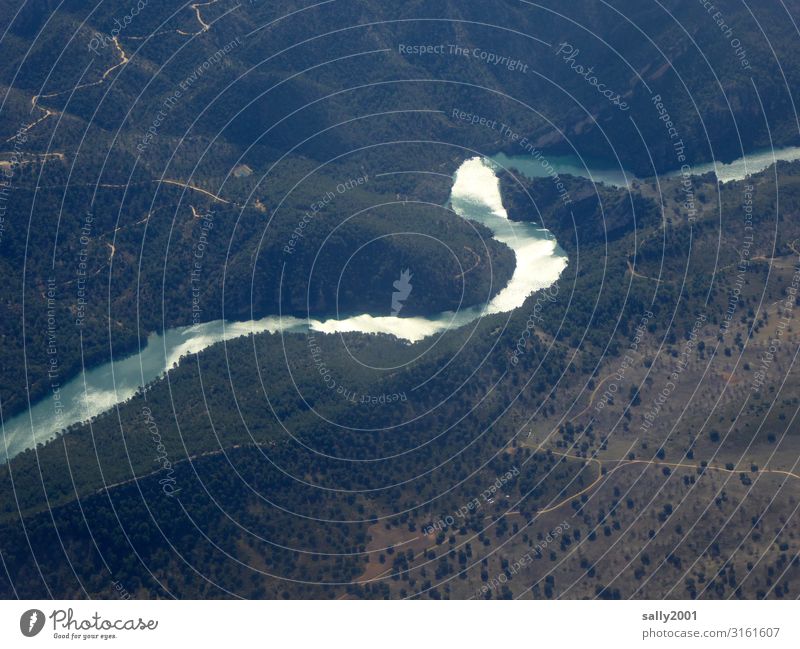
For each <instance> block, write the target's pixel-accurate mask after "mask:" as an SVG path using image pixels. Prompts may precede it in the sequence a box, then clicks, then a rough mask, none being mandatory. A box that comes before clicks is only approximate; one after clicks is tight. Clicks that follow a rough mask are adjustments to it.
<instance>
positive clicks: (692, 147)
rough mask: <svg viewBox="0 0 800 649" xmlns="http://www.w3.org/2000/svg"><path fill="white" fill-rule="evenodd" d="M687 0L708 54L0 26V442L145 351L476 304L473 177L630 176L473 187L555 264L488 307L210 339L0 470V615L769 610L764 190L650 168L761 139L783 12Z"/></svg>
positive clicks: (243, 32) (770, 293)
mask: <svg viewBox="0 0 800 649" xmlns="http://www.w3.org/2000/svg"><path fill="white" fill-rule="evenodd" d="M717 4H719V5H720V7H721V11H724V14H725V21H726V23H725V25H726V28H727V29H729V30H731V32H730V33H731V34H735V37H736V38H737V39H738V40H739V41H740V47H741V48H742V51H746V61H743V59H742V57H741V56H739V55H738V54H737V50H736V48H734V47H731V42H732V41H731V38H730V37H724V38H723V37H722V36H721V31H720V27H719V24H718V23H717V22H715V21H714V20H713V19H711V18H710V17H709V16H708V14H707V12H706V11H705V9H704V8H703V6H702V4H701V3H682V4H681V3H679V4H678V5H677V6H675V7H672V8H671V12H672V13H671V14H669V15H667V14H665V13H664V11H662V10H661V8H660V7H659V6H657V5H654V4H653V3H644V2H638V1H634V0H614V1H613V2H609V3H597V2H593V1H591V0H580V1H579V2H575V3H570V4H569V6H564V3H561V2H556V1H555V0H552V1H551V0H548V1H547V2H544V3H536V4H535V5H533V4H531V3H528V2H520V1H518V0H499V1H497V2H492V3H484V2H469V1H465V0H444V1H442V2H437V3H430V2H425V1H423V0H411V1H409V2H402V3H396V2H382V1H380V0H359V1H356V0H336V1H334V2H329V3H322V4H319V5H317V4H314V3H305V2H300V1H295V0H283V1H282V2H278V3H271V2H247V3H241V4H239V3H237V2H235V1H234V0H230V1H229V0H218V1H217V2H209V3H207V4H203V5H202V7H198V6H197V5H195V6H194V7H189V6H186V5H185V4H183V3H177V2H173V1H171V0H170V1H167V2H159V3H150V4H149V5H148V10H147V11H146V12H141V13H140V14H139V15H138V16H137V17H136V20H133V21H132V22H131V23H130V25H128V26H127V27H126V28H125V30H123V31H122V32H121V33H120V34H119V35H118V36H117V37H116V39H111V38H106V39H103V40H102V42H101V37H102V35H103V34H107V33H108V32H109V30H110V26H111V25H112V24H113V20H114V19H115V18H117V17H118V16H119V11H118V7H117V8H115V7H114V6H110V5H108V4H107V3H101V4H98V5H97V6H94V5H93V4H92V3H89V4H87V3H85V2H82V1H78V0H68V1H66V2H63V3H56V2H54V1H53V0H34V1H33V2H30V3H21V2H16V0H15V1H13V2H11V3H6V4H5V5H4V6H3V7H0V25H3V26H4V28H5V26H7V27H8V29H7V30H6V32H5V35H4V36H3V38H2V39H0V57H2V60H3V61H4V65H3V66H2V69H0V91H1V92H2V94H3V100H2V103H0V139H2V140H3V141H4V146H3V147H0V163H2V165H1V166H0V168H2V175H1V176H0V179H2V180H3V181H4V184H3V185H1V186H0V191H2V193H0V207H2V208H3V215H4V216H3V220H2V221H0V225H2V228H0V235H1V236H0V271H2V273H3V277H4V278H5V281H4V282H2V284H0V335H2V346H0V368H2V373H0V417H2V420H3V421H7V420H8V419H9V417H10V416H12V415H14V414H15V413H19V412H21V411H23V410H25V409H26V407H27V406H28V405H29V403H30V402H33V401H36V400H37V399H38V398H41V397H42V396H43V395H45V394H47V393H48V392H49V391H51V390H52V385H53V380H54V376H53V372H54V371H55V377H56V380H57V381H59V382H64V381H66V380H67V379H68V378H69V377H71V376H75V375H77V374H78V372H79V371H80V369H81V368H82V367H91V366H94V365H97V364H100V363H102V362H104V361H106V360H108V359H109V358H111V357H112V356H117V357H118V356H120V355H125V354H128V353H130V352H133V351H135V350H136V349H137V348H138V346H139V345H141V344H142V343H143V342H144V341H145V340H146V338H147V335H148V333H150V332H152V331H162V330H164V329H166V328H170V327H175V326H183V325H190V324H196V323H198V322H207V321H211V320H216V319H220V318H224V319H226V320H231V321H232V320H250V319H256V318H260V317H262V316H265V315H273V314H282V315H295V316H298V317H301V318H303V317H314V318H329V317H335V316H337V315H342V314H344V315H352V314H360V313H369V314H372V315H389V313H390V311H391V309H392V302H391V298H392V292H393V285H394V282H395V281H397V280H398V278H399V277H401V273H403V272H404V271H406V270H407V271H409V272H411V273H413V277H414V291H413V293H412V294H411V295H410V296H408V299H406V300H405V302H404V304H403V311H402V313H401V314H400V316H401V318H405V317H408V316H417V315H431V314H438V313H441V312H444V311H451V310H452V311H456V310H458V309H461V308H464V307H467V306H471V305H482V304H484V303H486V302H487V301H488V300H489V299H490V298H491V297H492V296H494V295H496V294H497V293H498V292H499V291H500V290H501V289H502V288H503V287H504V286H506V285H507V283H508V281H509V278H510V277H511V276H512V273H513V271H514V269H515V268H516V266H515V260H514V256H513V253H512V252H511V250H510V249H509V248H507V247H506V246H505V245H503V244H500V243H499V242H498V241H496V240H494V239H492V238H491V236H490V235H491V233H490V232H489V231H488V229H487V228H485V227H483V226H481V225H479V224H477V223H474V222H472V221H468V220H465V219H462V218H460V217H459V216H457V215H456V214H454V213H453V212H452V208H451V206H450V205H449V203H448V198H449V196H450V191H451V189H452V186H453V176H454V173H455V171H456V169H458V167H459V166H460V165H461V164H462V163H463V162H464V161H465V160H467V159H469V158H472V157H474V156H476V155H484V156H487V157H489V156H491V155H494V154H496V153H497V152H501V151H502V152H505V153H507V154H509V155H512V156H521V155H522V156H526V155H530V156H532V159H537V158H536V156H537V155H540V156H541V158H539V159H541V160H543V161H544V163H547V161H548V159H549V158H550V157H554V156H556V155H558V154H574V155H576V156H578V157H579V159H583V160H585V161H589V160H597V159H599V160H603V161H604V162H605V163H608V164H611V165H612V166H615V167H618V168H624V169H627V170H631V171H633V172H635V174H636V178H635V179H632V181H631V183H630V185H629V186H627V187H612V186H610V185H605V184H602V183H596V182H592V181H590V180H586V179H584V178H579V177H575V176H571V175H567V174H562V175H560V177H559V178H558V179H556V178H553V177H545V178H538V179H531V178H526V177H525V176H524V175H523V174H522V173H520V172H519V171H518V170H516V169H514V168H513V166H512V167H511V168H510V169H508V170H504V171H500V170H498V171H497V175H498V177H499V188H500V191H501V195H502V203H503V207H504V208H505V209H506V211H507V213H508V216H509V218H510V219H511V220H513V221H525V222H532V223H535V224H537V225H540V226H541V227H543V228H546V229H547V230H548V231H549V232H550V233H551V234H552V235H553V236H554V237H555V239H556V241H557V242H558V244H559V246H560V247H561V248H562V249H563V250H564V251H565V252H566V254H567V256H568V260H569V261H568V264H567V266H566V268H565V269H564V271H563V272H562V273H561V275H560V276H559V277H558V279H557V280H556V281H555V282H554V283H553V284H552V285H551V286H548V287H546V288H544V289H542V290H539V291H537V292H535V293H533V294H532V295H530V296H528V297H527V299H526V300H525V302H524V304H523V305H522V306H521V307H519V308H517V309H514V310H513V311H510V312H506V313H497V314H492V315H488V316H484V317H481V318H479V319H477V320H475V321H474V322H471V323H470V324H469V325H468V326H465V327H462V328H453V329H451V330H448V331H446V332H444V333H442V334H441V335H436V336H430V337H428V338H425V339H423V340H420V341H417V342H414V343H411V344H410V343H407V342H405V341H403V340H401V339H399V338H398V337H395V336H392V335H388V334H380V335H366V334H360V333H344V334H341V335H339V334H337V335H325V334H321V333H317V332H309V333H302V334H288V335H284V334H275V333H260V334H257V335H248V336H243V337H240V338H237V339H234V340H229V341H227V342H225V343H220V344H216V345H213V346H211V347H209V348H207V349H205V350H204V351H202V352H201V353H199V354H189V355H186V356H184V357H183V358H182V359H181V361H180V362H179V363H178V364H176V366H175V367H173V368H172V369H171V370H170V371H169V372H168V373H167V374H166V375H165V376H163V377H160V378H159V379H157V380H155V381H153V382H152V383H150V384H149V385H147V386H145V387H144V388H143V389H141V390H139V391H138V392H137V394H136V395H135V396H134V397H132V398H131V399H129V400H127V401H125V402H123V403H119V404H116V405H114V406H113V407H110V408H109V410H107V411H106V412H105V413H103V414H101V415H100V416H97V417H94V418H92V419H91V420H89V421H86V422H83V423H80V424H74V425H71V426H69V427H68V428H67V429H66V430H64V431H62V433H61V434H59V435H58V436H57V437H56V438H55V439H53V440H52V441H50V442H48V443H46V444H40V445H39V446H38V447H37V448H35V449H29V450H27V451H25V452H23V453H21V454H20V455H18V456H16V457H14V458H12V459H11V460H10V461H9V462H7V463H6V464H3V465H1V466H0V597H3V598H14V597H23V598H45V597H56V598H82V597H86V598H90V597H91V598H94V597H115V596H118V595H119V593H120V592H121V591H122V592H125V593H127V594H129V595H130V596H132V597H138V598H170V597H177V598H205V597H213V598H233V597H254V598H285V599H290V598H303V597H314V598H326V599H327V598H330V599H335V598H340V597H349V598H414V597H417V598H433V599H442V598H445V599H446V598H452V599H455V598H486V599H492V598H512V597H533V598H558V597H563V598H608V599H620V598H663V597H681V598H726V597H735V598H742V599H754V598H759V599H760V598H782V597H786V598H789V597H791V598H797V597H798V594H800V560H798V550H800V546H799V545H798V538H800V531H798V528H797V522H796V520H794V518H793V517H792V514H793V513H794V511H795V509H796V506H797V502H796V493H797V492H796V479H797V474H796V466H795V464H796V463H795V459H796V458H797V457H798V453H799V452H800V437H799V436H798V428H797V424H796V413H797V409H798V407H800V398H799V397H798V396H797V395H798V394H800V392H798V391H799V390H800V378H798V375H797V370H796V368H795V367H794V363H793V356H792V355H793V354H794V351H796V349H797V346H798V338H797V332H796V329H797V327H796V325H795V324H794V321H793V317H794V313H796V312H795V307H797V306H800V301H798V297H797V289H798V287H800V279H798V277H800V275H798V271H797V268H798V263H800V260H799V259H798V254H800V253H798V250H800V247H798V241H800V218H798V217H800V163H798V162H795V163H778V164H776V165H772V166H770V167H769V168H768V169H766V170H765V171H762V172H760V173H757V174H753V175H750V176H748V177H747V178H745V179H743V180H740V181H736V182H728V183H720V182H718V181H717V178H716V177H715V176H714V175H713V174H707V175H705V176H688V175H684V176H681V175H678V176H670V175H664V173H663V172H665V171H668V170H675V169H680V168H681V165H682V164H684V165H686V168H691V165H694V164H697V163H700V162H704V161H709V160H712V159H716V160H732V159H734V158H737V157H739V156H740V155H741V154H742V153H743V152H744V151H752V150H754V149H757V148H760V147H765V146H770V145H774V146H776V147H778V146H787V145H791V144H796V143H797V142H798V130H799V127H798V124H797V119H796V115H795V111H794V104H795V97H794V95H793V94H792V93H795V92H796V88H797V87H800V86H799V85H798V81H800V68H798V62H797V61H795V60H794V58H796V56H795V54H794V53H795V51H796V47H795V45H796V37H797V33H796V29H795V27H794V25H793V23H792V21H791V20H788V19H787V15H788V14H787V12H788V10H787V9H786V8H785V7H784V6H783V5H782V4H781V3H777V4H774V3H773V4H770V3H765V4H759V5H758V6H752V7H751V6H747V5H744V4H742V3H737V2H733V1H730V2H728V1H725V2H723V1H722V0H720V1H719V2H718V3H717ZM90 5H91V6H90ZM576 18H579V20H576ZM684 24H691V25H694V28H693V31H692V32H691V33H687V32H685V31H684V30H683V28H682V26H683V25H684ZM756 24H757V25H758V29H756V28H755V27H754V25H756ZM765 37H766V38H765ZM428 45H430V46H431V47H432V48H435V49H430V50H426V49H425V47H424V46H428ZM455 45H458V48H460V50H462V51H463V52H466V55H464V54H457V53H455V51H454V49H453V46H455ZM414 46H417V48H416V49H414ZM421 46H423V49H422V50H420V49H419V47H421ZM500 50H502V52H501V51H500ZM776 51H780V52H782V55H781V56H780V57H778V56H777V55H776ZM426 52H427V53H426ZM481 52H483V53H486V55H487V56H486V57H484V58H481V56H480V53H481ZM609 52H611V53H613V55H611V54H609ZM476 53H477V54H476ZM489 54H492V55H495V59H493V61H495V63H491V62H490V61H489V59H488V55H489ZM501 55H502V57H505V59H504V60H505V61H506V63H507V64H508V63H510V62H511V61H515V62H518V63H519V64H520V65H514V66H512V65H507V64H504V65H501V64H499V63H496V61H497V59H498V58H500V57H501ZM569 55H571V56H573V58H572V60H571V61H570V60H567V58H568V56H569ZM576 61H579V62H581V64H582V65H587V66H588V65H590V64H591V65H593V69H594V73H595V74H597V75H600V76H602V78H603V80H604V83H605V84H606V85H607V86H608V87H609V88H613V89H615V92H617V93H619V96H620V99H624V102H625V105H626V106H627V107H628V108H629V110H621V109H620V107H619V104H614V102H611V101H608V100H607V97H605V96H604V95H602V94H600V93H598V92H597V88H596V87H593V86H592V85H591V84H588V83H586V81H587V79H586V77H585V76H582V75H581V74H578V73H576V72H575V68H574V67H573V64H574V63H575V62H576ZM465 116H468V118H465ZM676 141H679V142H680V146H679V147H678V148H676ZM521 142H525V143H526V144H525V145H523V144H521ZM677 151H680V153H676V152H677ZM588 164H589V163H588V162H587V165H588ZM543 166H546V164H545V165H543ZM471 189H478V188H471ZM527 272H532V273H536V272H539V269H538V268H535V267H531V268H529V269H528V271H527ZM787 322H788V324H787ZM399 326H400V325H398V327H399ZM778 352H780V353H778ZM54 360H55V365H54V363H53V361H54ZM501 575H504V576H505V578H503V579H501V577H500V576H501Z"/></svg>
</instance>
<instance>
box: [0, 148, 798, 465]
mask: <svg viewBox="0 0 800 649" xmlns="http://www.w3.org/2000/svg"><path fill="white" fill-rule="evenodd" d="M797 159H800V147H790V148H785V149H777V150H774V151H773V150H760V151H755V152H753V153H751V154H749V155H748V156H747V157H746V158H741V159H739V160H736V161H734V162H732V163H730V164H715V163H709V164H706V165H698V166H695V167H694V168H693V169H692V170H691V173H692V175H700V174H705V173H708V172H709V171H716V172H717V177H718V178H719V180H721V181H722V182H730V181H732V180H741V179H743V178H744V177H745V176H746V174H748V173H750V174H752V173H757V172H758V171H762V170H763V169H765V168H767V167H768V166H769V165H771V164H773V162H774V161H775V160H797ZM496 167H501V168H506V169H516V170H517V171H519V172H520V173H521V174H523V175H525V176H528V177H530V178H540V177H546V176H548V175H550V174H551V170H552V172H555V173H558V174H562V175H564V174H572V175H575V176H581V177H584V178H588V179H590V180H592V181H594V182H603V183H606V184H609V185H613V186H617V187H627V186H629V184H630V182H631V181H632V180H634V179H635V176H634V175H633V174H631V173H629V172H626V171H625V170H623V169H621V168H620V167H619V166H617V167H615V166H613V165H611V164H604V163H601V162H599V161H587V160H581V159H579V158H577V157H575V156H551V157H549V158H542V159H535V158H533V157H531V156H507V155H505V154H498V155H496V156H494V157H493V158H492V159H491V161H489V160H486V159H482V158H478V157H475V158H470V159H469V160H466V161H465V162H464V163H463V164H462V165H461V166H460V167H459V168H458V170H457V171H456V174H455V178H454V182H453V188H452V191H451V195H450V204H451V206H452V208H453V211H454V212H455V213H456V214H458V215H459V216H460V217H462V218H466V219H471V220H473V221H478V222H479V223H482V224H483V225H485V226H487V227H488V228H489V229H490V230H491V231H492V234H493V237H494V238H495V239H497V240H498V241H501V242H503V243H505V244H506V245H508V246H509V248H511V249H512V250H513V252H514V255H515V257H516V267H515V269H514V273H513V275H512V277H511V279H510V280H509V282H508V284H507V285H506V286H505V287H504V288H503V289H502V290H501V291H500V292H499V293H497V294H496V295H495V296H494V298H492V300H491V301H490V302H489V303H488V304H486V305H483V306H473V307H470V308H466V309H462V310H460V311H458V312H444V313H440V314H438V315H436V316H432V317H413V318H400V317H391V316H374V315H369V314H363V315H357V316H353V317H348V318H343V319H341V320H334V319H331V320H325V321H321V320H310V319H300V318H295V317H277V316H270V317H267V318H263V319H261V320H254V321H248V322H227V321H223V320H216V321H214V322H207V323H203V324H200V325H195V326H190V327H176V328H174V329H169V330H167V331H165V332H164V333H162V334H155V333H154V334H151V335H150V336H149V337H148V340H147V345H146V346H145V347H144V348H143V349H142V350H141V351H140V352H139V353H138V354H135V355H133V356H128V357H126V358H123V359H121V360H115V361H113V362H111V363H106V364H105V365H101V366H99V367H97V368H95V369H92V370H88V371H85V372H82V373H81V374H79V375H78V376H77V377H75V378H74V379H72V380H70V381H68V382H67V383H66V384H65V385H64V386H62V388H61V390H60V393H59V399H58V404H56V402H55V400H54V399H53V397H46V398H44V399H42V400H40V401H39V402H38V403H36V404H35V405H34V406H33V407H32V408H31V409H30V410H28V411H26V412H23V413H20V414H19V415H17V416H15V417H13V418H11V419H9V420H8V421H7V422H4V425H3V439H4V444H3V445H2V446H0V462H2V461H4V460H5V459H7V458H10V457H13V456H14V455H16V454H18V453H20V452H22V451H23V450H25V449H26V448H30V447H33V446H35V445H36V444H37V443H42V442H46V441H48V440H50V439H52V438H53V437H54V436H55V435H56V434H57V433H58V432H59V431H60V430H62V429H63V428H66V427H67V426H69V425H71V424H74V423H77V422H81V421H86V420H87V419H89V418H91V417H94V416H96V415H99V414H101V413H102V412H105V411H106V410H109V409H111V408H112V407H114V405H116V404H118V403H121V402H123V401H126V400H127V399H129V398H131V397H132V396H133V395H134V394H135V393H136V391H137V390H138V389H139V388H141V387H142V386H144V385H146V384H148V383H150V382H151V381H153V380H155V379H157V378H159V377H160V376H162V375H163V374H164V373H165V372H166V371H168V370H169V369H170V368H172V366H173V364H174V363H177V362H178V360H179V359H180V358H181V357H182V356H186V355H188V354H192V353H198V352H200V351H202V350H203V349H206V348H207V347H210V346H211V345H213V344H215V343H218V342H221V341H225V340H231V339H233V338H238V337H239V336H244V335H248V334H251V333H261V332H265V331H270V332H278V331H283V332H285V333H303V332H305V331H308V330H309V329H311V330H314V331H319V332H322V333H337V332H348V331H353V332H361V333H366V334H376V333H385V334H392V335H394V336H396V337H398V338H401V339H403V340H407V341H408V342H410V343H413V342H417V341H419V340H422V339H423V338H426V337H428V336H432V335H434V334H437V333H440V332H442V331H444V330H446V329H450V328H457V327H463V326H464V325H466V324H469V323H470V322H473V321H474V320H476V319H477V318H479V317H481V316H482V315H488V314H494V313H505V312H508V311H512V310H513V309H516V308H518V307H520V306H521V305H522V304H523V302H524V301H525V299H526V298H527V297H528V296H529V295H530V294H531V293H533V292H534V291H536V290H539V289H542V288H546V287H548V286H550V285H551V284H552V283H553V282H555V280H556V279H558V277H559V275H560V274H561V272H562V270H563V269H564V268H565V267H566V265H567V258H566V255H565V254H564V252H563V251H562V250H561V248H559V246H558V244H557V243H556V242H555V240H554V239H553V238H552V236H551V235H550V234H549V232H547V231H546V230H543V229H541V228H540V227H538V226H536V225H534V224H532V223H519V222H513V221H509V219H508V214H507V213H506V210H505V208H504V207H503V203H502V200H501V198H500V186H499V180H498V178H497V176H496V174H495V171H494V169H495V168H496ZM680 173H681V172H674V173H673V174H666V175H667V176H670V175H678V174H680ZM56 405H58V407H56Z"/></svg>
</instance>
